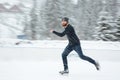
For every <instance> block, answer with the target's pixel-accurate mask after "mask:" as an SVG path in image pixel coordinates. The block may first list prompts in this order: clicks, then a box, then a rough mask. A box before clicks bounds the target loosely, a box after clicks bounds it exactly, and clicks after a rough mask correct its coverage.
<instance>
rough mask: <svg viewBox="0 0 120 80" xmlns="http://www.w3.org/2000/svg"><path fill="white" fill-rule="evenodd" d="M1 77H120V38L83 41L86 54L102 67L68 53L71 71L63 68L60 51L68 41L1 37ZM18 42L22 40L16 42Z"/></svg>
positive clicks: (70, 79)
mask: <svg viewBox="0 0 120 80" xmlns="http://www.w3.org/2000/svg"><path fill="white" fill-rule="evenodd" d="M0 43H1V44H0V52H1V53H0V80H119V79H120V77H119V74H120V69H119V67H120V45H119V44H120V42H102V41H81V46H82V48H83V52H84V54H85V55H88V56H90V57H92V58H94V59H95V60H97V61H99V63H100V65H101V70H100V71H97V70H96V68H95V67H94V65H92V64H89V63H88V62H86V61H83V60H81V59H79V57H78V56H77V55H76V53H75V52H74V51H73V52H71V54H70V55H69V56H68V62H69V70H70V74H69V75H63V76H62V75H60V74H59V73H58V72H59V71H60V70H63V65H62V60H61V53H62V51H63V49H64V47H65V46H66V45H67V41H66V40H65V41H64V40H63V41H59V40H53V41H51V40H41V41H39V40H37V41H31V40H19V39H0ZM16 43H19V44H17V45H16Z"/></svg>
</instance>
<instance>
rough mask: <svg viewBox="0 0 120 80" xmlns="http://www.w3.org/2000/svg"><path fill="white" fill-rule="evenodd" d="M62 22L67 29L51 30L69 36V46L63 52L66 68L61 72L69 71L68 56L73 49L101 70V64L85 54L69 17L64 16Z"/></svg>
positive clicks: (61, 35) (59, 34)
mask: <svg viewBox="0 0 120 80" xmlns="http://www.w3.org/2000/svg"><path fill="white" fill-rule="evenodd" d="M61 24H62V26H63V27H64V28H65V30H64V31H63V32H62V33H59V32H56V31H54V30H51V32H52V33H54V34H56V35H58V36H60V37H63V36H64V35H67V38H68V41H69V43H68V45H67V47H66V48H65V49H64V51H63V53H62V60H63V65H64V70H63V71H60V72H59V73H61V74H65V73H69V69H68V62H67V56H68V54H69V53H70V52H71V51H73V50H75V51H76V52H77V53H78V55H79V57H80V58H81V59H83V60H86V61H88V62H90V63H92V64H94V65H95V67H96V69H97V70H99V64H98V63H97V62H96V61H95V60H93V59H92V58H90V57H88V56H85V55H84V54H83V52H82V49H81V46H80V41H79V38H78V37H77V35H76V33H75V30H74V28H73V27H72V26H71V25H70V24H69V18H67V17H64V18H62V22H61Z"/></svg>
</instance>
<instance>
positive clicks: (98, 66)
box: [95, 62, 100, 70]
mask: <svg viewBox="0 0 120 80" xmlns="http://www.w3.org/2000/svg"><path fill="white" fill-rule="evenodd" d="M95 67H96V69H97V70H100V64H99V63H98V62H96V63H95Z"/></svg>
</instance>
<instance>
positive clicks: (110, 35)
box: [96, 2, 118, 41]
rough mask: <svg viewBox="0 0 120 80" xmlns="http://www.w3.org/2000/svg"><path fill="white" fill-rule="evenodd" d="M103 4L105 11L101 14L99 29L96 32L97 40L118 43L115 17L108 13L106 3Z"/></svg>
mask: <svg viewBox="0 0 120 80" xmlns="http://www.w3.org/2000/svg"><path fill="white" fill-rule="evenodd" d="M103 4H104V5H103V10H102V11H101V12H100V16H99V21H98V27H97V30H96V31H97V32H96V34H97V36H96V38H97V39H98V40H103V41H117V40H118V36H116V32H117V30H118V29H117V25H116V23H115V22H114V21H113V17H112V16H111V15H110V14H109V12H107V11H106V2H103Z"/></svg>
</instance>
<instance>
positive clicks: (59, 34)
mask: <svg viewBox="0 0 120 80" xmlns="http://www.w3.org/2000/svg"><path fill="white" fill-rule="evenodd" d="M53 33H54V34H56V35H57V36H60V37H63V36H64V35H65V31H63V32H62V33H59V32H56V31H53Z"/></svg>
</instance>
